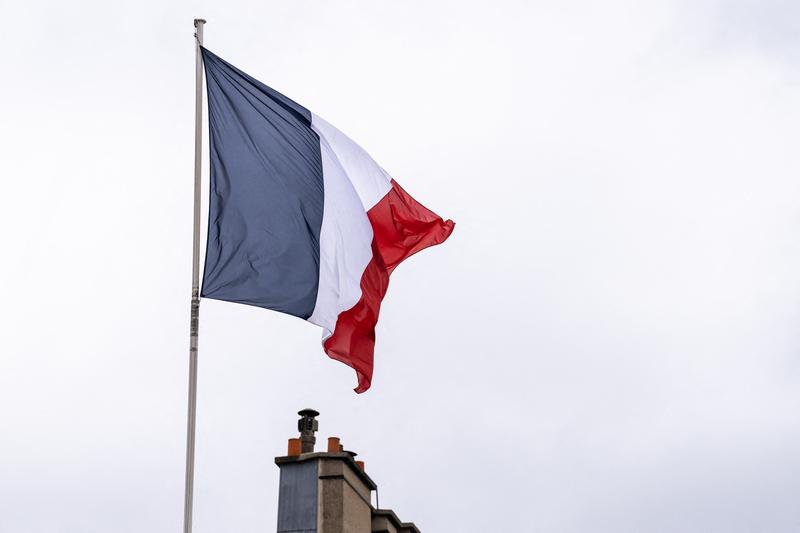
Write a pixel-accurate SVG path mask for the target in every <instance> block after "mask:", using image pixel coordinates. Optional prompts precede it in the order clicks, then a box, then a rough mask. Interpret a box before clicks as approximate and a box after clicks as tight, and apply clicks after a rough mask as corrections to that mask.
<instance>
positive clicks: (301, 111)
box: [201, 48, 324, 318]
mask: <svg viewBox="0 0 800 533" xmlns="http://www.w3.org/2000/svg"><path fill="white" fill-rule="evenodd" d="M203 59H204V63H205V72H206V79H207V88H208V110H209V129H210V145H211V191H210V201H209V217H208V243H207V247H206V259H205V269H204V272H203V289H202V293H201V295H202V296H203V297H206V298H214V299H217V300H225V301H230V302H238V303H245V304H250V305H256V306H259V307H265V308H267V309H273V310H275V311H281V312H284V313H289V314H291V315H295V316H298V317H300V318H308V317H309V316H311V314H312V312H313V311H314V305H315V303H316V298H317V288H318V285H319V233H320V228H321V226H322V206H323V197H324V187H323V180H322V160H321V155H320V146H319V137H318V136H317V134H316V133H315V132H314V131H312V129H311V113H310V112H309V111H308V110H307V109H305V108H304V107H302V106H300V105H298V104H297V103H295V102H293V101H292V100H290V99H288V98H286V97H285V96H283V95H282V94H280V93H278V92H276V91H274V90H273V89H271V88H269V87H267V86H266V85H264V84H263V83H261V82H259V81H257V80H255V79H253V78H252V77H250V76H248V75H247V74H245V73H244V72H242V71H240V70H238V69H237V68H236V67H234V66H232V65H230V64H228V63H227V62H225V61H223V60H222V59H220V58H219V57H217V56H216V55H214V54H213V53H211V52H209V51H208V50H206V49H205V48H204V49H203Z"/></svg>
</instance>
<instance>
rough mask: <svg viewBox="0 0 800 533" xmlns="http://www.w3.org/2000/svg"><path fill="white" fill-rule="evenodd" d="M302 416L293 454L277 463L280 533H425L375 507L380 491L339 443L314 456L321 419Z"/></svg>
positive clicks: (292, 443)
mask: <svg viewBox="0 0 800 533" xmlns="http://www.w3.org/2000/svg"><path fill="white" fill-rule="evenodd" d="M298 414H299V415H300V420H298V422H297V429H298V431H300V438H299V439H298V438H291V439H289V447H288V454H287V455H286V456H285V457H276V458H275V464H276V465H278V467H279V468H280V471H281V474H280V488H279V491H278V533H419V530H418V529H417V527H416V526H415V525H414V524H413V523H410V522H401V521H400V519H399V518H397V515H396V514H394V512H392V511H391V510H387V509H380V510H379V509H375V508H374V507H373V506H372V491H373V490H377V485H375V482H374V481H372V479H371V478H370V477H369V476H368V475H367V474H366V472H364V462H363V461H356V460H355V457H356V455H357V454H356V453H355V452H351V451H346V450H344V447H343V446H342V444H341V442H340V440H339V438H338V437H330V438H329V439H328V446H327V451H325V452H314V444H315V443H316V440H317V439H316V436H315V433H316V431H317V429H318V423H317V420H316V417H317V416H319V413H318V412H317V411H315V410H313V409H303V410H302V411H300V412H299V413H298Z"/></svg>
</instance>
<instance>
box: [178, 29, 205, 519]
mask: <svg viewBox="0 0 800 533" xmlns="http://www.w3.org/2000/svg"><path fill="white" fill-rule="evenodd" d="M205 23H206V21H205V20H203V19H194V27H195V34H194V36H195V91H194V102H195V104H194V217H193V223H192V224H193V228H192V229H193V234H192V301H191V307H190V320H189V401H188V404H189V405H188V413H187V416H186V485H185V487H184V500H183V532H184V533H192V500H193V497H194V441H195V421H196V419H197V416H196V414H197V412H196V411H197V409H196V408H197V333H198V326H199V322H200V189H201V179H200V169H201V163H202V157H201V156H202V148H203V144H202V140H203V139H202V132H201V129H202V125H203V55H202V53H201V51H200V46H201V45H202V44H203V24H205Z"/></svg>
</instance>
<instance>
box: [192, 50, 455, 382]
mask: <svg viewBox="0 0 800 533" xmlns="http://www.w3.org/2000/svg"><path fill="white" fill-rule="evenodd" d="M202 53H203V60H204V65H205V72H206V80H207V91H208V109H209V129H210V151H211V188H210V200H209V220H208V239H207V247H206V258H205V268H204V272H203V287H202V291H201V295H202V296H203V297H205V298H213V299H218V300H224V301H231V302H237V303H245V304H249V305H255V306H258V307H263V308H266V309H272V310H275V311H280V312H284V313H288V314H291V315H294V316H297V317H300V318H303V319H305V320H308V321H309V322H311V323H313V324H316V325H318V326H320V327H322V329H323V338H322V345H323V349H324V350H325V352H326V353H327V354H328V356H330V357H331V358H333V359H336V360H338V361H341V362H343V363H345V364H347V365H349V366H351V367H352V368H353V369H354V370H355V371H356V374H357V377H358V386H357V387H356V389H355V390H356V392H363V391H365V390H367V389H368V388H369V386H370V384H371V381H372V372H373V354H374V348H375V326H376V324H377V321H378V315H379V312H380V305H381V302H382V300H383V298H384V296H385V295H386V291H387V288H388V285H389V275H390V274H391V272H392V271H393V270H394V269H395V268H396V267H397V266H398V265H399V264H400V263H401V262H402V261H403V260H404V259H406V258H407V257H409V256H411V255H412V254H414V253H416V252H418V251H420V250H423V249H424V248H427V247H429V246H433V245H436V244H440V243H441V242H444V241H445V240H446V239H447V238H448V237H449V236H450V233H451V232H452V231H453V227H454V223H453V222H452V221H450V220H447V221H445V220H443V219H442V218H441V217H439V216H438V215H436V214H435V213H433V212H432V211H430V210H429V209H427V208H425V207H424V206H423V205H421V204H420V203H418V202H417V201H416V200H414V199H413V198H412V197H411V196H410V195H409V194H408V193H407V192H406V191H404V190H403V189H402V188H401V187H400V185H398V184H397V182H395V181H394V180H393V179H392V178H391V177H390V176H389V175H388V174H387V173H386V172H385V171H384V170H383V169H382V168H381V167H380V166H379V165H378V164H377V163H375V161H373V160H372V158H371V157H370V156H369V155H368V154H367V153H366V152H365V151H364V150H363V149H362V148H361V147H360V146H358V145H357V144H356V143H354V142H353V141H352V140H350V139H349V138H348V137H347V136H346V135H344V134H343V133H342V132H340V131H339V130H337V129H336V128H334V127H333V126H331V125H330V124H328V123H327V122H325V121H324V120H323V119H321V118H320V117H319V116H317V115H315V114H313V113H312V112H310V111H309V110H307V109H306V108H304V107H303V106H301V105H299V104H297V103H296V102H294V101H292V100H290V99H289V98H287V97H285V96H283V95H282V94H280V93H278V92H277V91H275V90H273V89H271V88H269V87H267V86H266V85H264V84H263V83H261V82H259V81H258V80H255V79H254V78H252V77H250V76H248V75H247V74H245V73H244V72H242V71H240V70H239V69H237V68H236V67H234V66H232V65H230V64H229V63H227V62H225V61H224V60H222V59H221V58H219V57H217V56H216V55H214V54H213V53H212V52H210V51H208V50H207V49H205V48H203V49H202Z"/></svg>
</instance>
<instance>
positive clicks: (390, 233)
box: [323, 180, 455, 392]
mask: <svg viewBox="0 0 800 533" xmlns="http://www.w3.org/2000/svg"><path fill="white" fill-rule="evenodd" d="M367 216H368V217H369V221H370V223H371V224H372V231H373V234H374V235H373V238H372V260H370V262H369V264H368V265H367V268H365V269H364V273H363V274H362V276H361V299H360V300H359V301H358V302H357V303H356V305H354V306H353V307H351V308H350V309H348V310H347V311H344V312H343V313H341V314H339V318H338V319H337V320H336V329H334V331H333V334H332V335H331V336H330V337H328V339H327V340H326V341H325V343H324V345H323V346H324V348H325V353H327V354H328V356H329V357H331V358H333V359H336V360H337V361H341V362H343V363H345V364H346V365H349V366H351V367H352V368H353V369H354V370H355V371H356V374H357V375H358V387H356V388H355V391H356V392H364V391H365V390H367V389H369V386H370V383H371V382H372V368H373V364H372V363H373V353H374V350H375V324H377V323H378V314H379V313H380V310H381V301H382V300H383V297H384V296H385V295H386V290H387V289H388V288H389V274H391V273H392V271H393V270H394V269H395V268H397V265H399V264H400V263H401V262H403V260H404V259H406V258H408V257H410V256H412V255H413V254H415V253H417V252H419V251H420V250H423V249H425V248H427V247H428V246H434V245H436V244H440V243H442V242H444V241H445V240H446V239H447V238H448V237H449V236H450V234H451V233H452V232H453V227H454V226H455V223H454V222H453V221H452V220H447V221H445V220H442V217H440V216H439V215H437V214H436V213H434V212H433V211H431V210H429V209H427V208H426V207H425V206H423V205H422V204H420V203H419V202H417V201H416V200H414V199H413V198H412V197H411V196H410V195H409V194H408V193H407V192H406V191H404V190H403V188H402V187H400V185H398V184H397V182H396V181H394V180H392V188H391V190H389V192H388V193H387V194H386V196H384V197H383V198H382V199H381V200H380V201H379V202H378V203H377V204H375V205H374V206H373V207H372V209H370V210H369V211H368V212H367Z"/></svg>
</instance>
